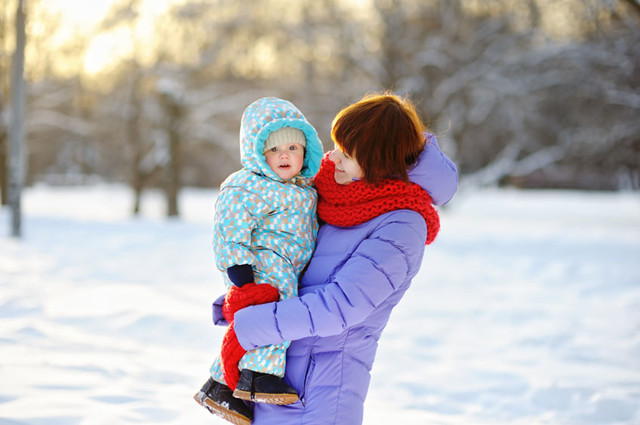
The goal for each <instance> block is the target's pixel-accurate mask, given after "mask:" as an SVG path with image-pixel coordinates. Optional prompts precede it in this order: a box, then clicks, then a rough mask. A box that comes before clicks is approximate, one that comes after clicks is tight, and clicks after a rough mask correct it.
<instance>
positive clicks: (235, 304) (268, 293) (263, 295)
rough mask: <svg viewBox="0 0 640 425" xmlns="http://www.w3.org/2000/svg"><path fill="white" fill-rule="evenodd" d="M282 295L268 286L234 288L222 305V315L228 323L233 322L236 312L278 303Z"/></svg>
mask: <svg viewBox="0 0 640 425" xmlns="http://www.w3.org/2000/svg"><path fill="white" fill-rule="evenodd" d="M278 299H280V294H279V293H278V290H277V289H276V288H274V287H273V286H271V285H268V284H260V285H258V284H256V283H254V282H251V283H246V284H244V285H242V286H241V287H237V286H234V287H232V288H231V289H230V290H229V292H228V293H227V296H226V297H225V299H224V304H222V314H223V315H224V318H225V319H226V320H227V322H228V323H232V322H233V315H234V314H236V311H238V310H241V309H243V308H245V307H249V306H250V305H257V304H265V303H269V302H272V301H278Z"/></svg>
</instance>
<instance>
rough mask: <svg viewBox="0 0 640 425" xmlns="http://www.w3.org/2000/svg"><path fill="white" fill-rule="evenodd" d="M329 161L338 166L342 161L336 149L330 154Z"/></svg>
mask: <svg viewBox="0 0 640 425" xmlns="http://www.w3.org/2000/svg"><path fill="white" fill-rule="evenodd" d="M329 159H330V160H331V161H332V162H333V163H334V164H337V163H338V162H339V161H340V159H339V155H338V149H334V150H333V151H332V152H331V153H330V154H329Z"/></svg>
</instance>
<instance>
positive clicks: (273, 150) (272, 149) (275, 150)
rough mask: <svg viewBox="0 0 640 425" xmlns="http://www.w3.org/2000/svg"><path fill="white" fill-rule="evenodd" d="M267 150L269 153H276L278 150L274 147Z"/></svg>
mask: <svg viewBox="0 0 640 425" xmlns="http://www.w3.org/2000/svg"><path fill="white" fill-rule="evenodd" d="M269 150H270V151H271V152H278V148H276V147H273V148H271V149H269Z"/></svg>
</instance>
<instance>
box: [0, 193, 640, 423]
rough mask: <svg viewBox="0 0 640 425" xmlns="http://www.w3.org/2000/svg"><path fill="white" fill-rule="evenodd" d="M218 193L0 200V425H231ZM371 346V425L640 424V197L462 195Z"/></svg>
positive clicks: (38, 195)
mask: <svg viewBox="0 0 640 425" xmlns="http://www.w3.org/2000/svg"><path fill="white" fill-rule="evenodd" d="M214 196H215V192H213V191H199V190H185V191H184V192H183V193H182V196H181V208H182V212H183V217H182V218H181V219H179V220H165V219H163V218H162V215H163V202H162V199H161V198H160V197H159V195H158V194H157V193H153V192H152V193H149V194H147V195H146V197H145V199H144V204H143V214H142V216H141V217H140V218H137V219H133V218H130V217H129V215H128V211H129V210H130V208H131V195H130V193H129V192H128V191H127V190H126V189H125V188H123V187H120V186H97V187H93V188H90V189H87V188H48V187H36V188H30V189H27V190H26V192H25V194H24V197H23V210H24V218H23V232H24V237H23V239H22V240H21V241H17V240H14V239H12V238H9V237H8V236H7V235H8V234H9V211H8V209H7V208H4V209H0V226H2V227H0V330H1V333H0V425H133V424H167V425H186V424H189V425H205V424H223V423H225V422H222V421H220V420H218V419H217V418H216V417H214V416H212V415H210V414H209V413H207V412H206V411H205V410H204V409H202V408H201V407H199V406H198V405H197V404H196V403H195V402H194V401H193V400H192V398H191V397H192V395H193V393H194V392H195V391H196V390H197V389H199V387H200V385H201V384H202V383H203V382H204V380H205V379H206V374H207V370H208V367H209V363H210V362H211V360H212V359H213V356H214V354H215V352H216V351H217V349H218V346H219V342H220V338H221V336H222V329H220V328H214V327H213V326H212V325H211V324H210V301H211V300H212V299H213V298H214V297H216V296H217V295H219V294H221V293H222V292H223V286H222V283H221V279H220V278H219V274H218V272H217V271H216V270H215V269H214V266H213V261H212V252H211V251H212V250H211V247H210V240H211V234H210V219H211V216H212V206H213V200H214ZM441 217H442V232H441V234H440V236H439V238H438V240H437V241H436V242H435V244H434V245H432V246H430V247H428V248H427V252H426V255H425V261H424V263H423V267H422V270H421V272H420V274H419V275H418V277H417V278H416V279H415V281H414V284H413V286H412V288H411V289H410V290H409V292H408V293H407V296H406V297H405V299H404V300H403V301H402V303H401V304H400V305H399V306H398V308H397V309H396V311H395V312H394V314H393V315H392V318H391V321H390V323H389V325H388V327H387V330H386V332H385V334H384V335H383V339H382V341H381V344H380V348H379V351H378V356H377V360H376V362H375V365H374V370H373V380H372V383H371V389H370V392H369V397H368V399H367V404H366V413H365V424H367V425H387V424H390V423H393V424H420V425H422V424H424V425H431V424H433V425H450V424H455V425H516V424H517V425H524V424H527V425H529V424H553V425H613V424H625V425H627V424H628V425H632V424H635V425H638V424H640V195H639V194H638V193H635V194H633V193H626V194H616V193H588V194H587V193H579V192H566V191H558V192H543V191H528V192H520V191H513V190H504V191H502V190H500V191H499V190H491V191H482V192H475V193H471V192H469V193H463V194H459V195H458V196H457V197H456V198H455V199H454V201H453V202H452V204H451V205H450V206H449V207H448V208H446V209H444V210H442V211H441Z"/></svg>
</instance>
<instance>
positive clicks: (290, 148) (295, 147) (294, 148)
mask: <svg viewBox="0 0 640 425" xmlns="http://www.w3.org/2000/svg"><path fill="white" fill-rule="evenodd" d="M296 149H298V147H297V146H296V145H291V146H289V150H290V151H295V150H296Z"/></svg>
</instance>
